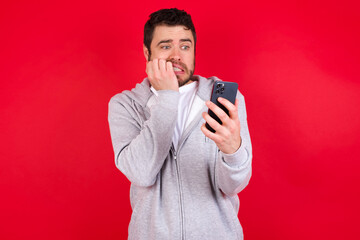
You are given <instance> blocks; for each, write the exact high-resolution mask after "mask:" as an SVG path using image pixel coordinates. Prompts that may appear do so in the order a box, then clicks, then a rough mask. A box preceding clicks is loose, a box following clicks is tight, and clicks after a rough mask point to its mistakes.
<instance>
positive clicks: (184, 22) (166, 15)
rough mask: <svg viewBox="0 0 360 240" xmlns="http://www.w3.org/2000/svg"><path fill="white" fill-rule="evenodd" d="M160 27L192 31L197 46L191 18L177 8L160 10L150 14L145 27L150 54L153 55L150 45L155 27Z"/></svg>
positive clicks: (145, 39) (145, 38)
mask: <svg viewBox="0 0 360 240" xmlns="http://www.w3.org/2000/svg"><path fill="white" fill-rule="evenodd" d="M159 25H168V26H179V25H180V26H184V27H185V29H186V30H191V32H192V34H193V37H194V41H195V43H194V46H196V32H195V27H194V24H193V22H192V20H191V16H190V15H189V14H188V13H187V12H185V11H184V10H179V9H177V8H170V9H160V10H158V11H156V12H153V13H152V14H150V16H149V19H148V21H147V22H146V23H145V26H144V45H145V47H146V48H147V49H148V50H149V54H151V51H150V45H151V42H152V39H153V34H154V30H155V27H156V26H159Z"/></svg>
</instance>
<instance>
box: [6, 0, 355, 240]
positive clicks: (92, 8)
mask: <svg viewBox="0 0 360 240" xmlns="http://www.w3.org/2000/svg"><path fill="white" fill-rule="evenodd" d="M50 2H51V3H50ZM165 2H167V1H164V3H160V2H157V3H153V2H152V1H125V2H124V1H108V0H103V1H98V2H97V3H95V2H92V1H90V2H89V1H83V0H72V1H61V3H53V1H43V2H41V1H5V2H4V1H2V2H1V5H0V56H1V57H0V73H1V75H0V79H1V80H0V81H1V85H0V101H1V111H0V133H1V138H0V139H1V140H0V146H1V148H0V156H1V161H0V193H1V198H0V201H1V202H0V203H1V204H0V215H1V217H0V239H55V240H56V239H70V240H72V239H126V234H127V226H128V222H129V219H130V214H131V208H130V204H129V182H128V181H127V179H126V178H125V177H124V176H123V175H122V174H121V173H120V172H119V171H118V170H117V169H116V167H115V164H114V159H113V152H112V147H111V141H110V134H109V129H108V123H107V104H108V101H109V99H110V97H111V96H113V95H114V94H116V93H118V92H121V91H122V90H125V89H130V88H132V87H133V86H134V85H135V84H136V83H137V82H140V81H141V80H142V79H143V78H144V77H145V76H146V74H145V60H144V57H143V54H142V28H143V25H144V23H145V21H146V20H147V16H148V15H149V14H150V13H151V12H153V11H155V10H158V9H159V8H164V7H174V6H176V7H178V8H180V9H185V10H187V11H188V12H189V13H190V14H192V16H193V20H194V22H195V26H196V28H197V33H198V45H197V56H196V70H195V73H196V74H201V75H203V76H213V75H216V76H218V77H220V78H222V79H224V80H228V81H236V82H238V83H239V87H240V90H241V92H242V93H243V94H244V95H245V97H246V103H247V110H248V122H249V128H250V133H251V137H252V143H253V151H254V159H253V177H252V180H251V182H250V185H249V186H248V187H247V188H246V189H245V190H244V191H243V192H242V193H240V198H241V208H240V213H239V217H240V220H241V222H242V224H243V227H244V233H245V237H246V239H247V240H254V239H255V240H257V239H260V240H262V239H267V240H271V239H276V240H279V239H292V240H296V239H358V237H359V234H360V230H359V227H358V223H359V218H358V216H359V213H360V211H359V210H360V207H359V196H360V190H359V189H360V188H359V183H360V181H359V180H360V176H359V173H358V172H359V170H360V163H359V162H360V161H359V160H360V159H359V157H360V140H359V135H360V110H359V105H360V82H359V78H360V74H359V56H360V50H359V42H360V34H359V32H360V31H359V29H360V28H359V21H360V17H359V6H358V5H357V1H344V0H343V1H296V2H295V3H290V2H292V1H285V0H284V1H277V2H272V1H233V2H231V1H216V2H214V3H210V2H205V1H204V2H200V1H197V2H195V1H182V2H181V3H179V4H167V3H165ZM249 2H251V3H249Z"/></svg>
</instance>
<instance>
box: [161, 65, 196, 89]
mask: <svg viewBox="0 0 360 240" xmlns="http://www.w3.org/2000/svg"><path fill="white" fill-rule="evenodd" d="M167 61H168V62H171V63H173V64H178V65H180V66H181V67H182V68H183V69H184V72H185V75H188V77H187V78H185V79H181V77H182V76H181V75H180V76H179V75H176V78H177V80H178V83H179V87H182V86H184V85H186V84H187V83H189V81H190V80H192V79H193V76H194V70H195V60H194V63H193V66H194V68H193V69H192V70H189V69H188V67H187V66H186V65H185V64H184V63H182V62H178V61H174V60H167Z"/></svg>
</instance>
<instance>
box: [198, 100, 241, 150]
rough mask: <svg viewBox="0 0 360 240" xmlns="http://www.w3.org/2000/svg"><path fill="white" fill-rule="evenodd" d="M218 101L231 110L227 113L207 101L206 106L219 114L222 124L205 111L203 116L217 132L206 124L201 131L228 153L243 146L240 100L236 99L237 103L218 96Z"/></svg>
mask: <svg viewBox="0 0 360 240" xmlns="http://www.w3.org/2000/svg"><path fill="white" fill-rule="evenodd" d="M218 101H219V102H220V103H221V104H222V105H224V107H226V108H227V109H228V110H229V115H227V114H226V113H225V112H224V111H223V110H222V109H221V108H219V107H218V106H216V105H215V104H214V103H212V102H210V101H207V102H206V106H207V107H208V108H209V109H210V110H212V111H213V112H214V113H215V114H216V116H218V117H219V118H220V120H221V122H222V124H220V123H218V122H217V121H216V120H215V119H213V118H212V117H210V115H209V114H208V113H207V112H203V114H202V116H203V118H204V119H205V121H206V122H207V123H208V124H209V125H210V127H212V128H213V129H214V130H215V133H213V132H211V131H209V130H208V129H207V128H206V127H205V124H203V125H202V126H201V131H202V132H203V133H204V134H205V136H206V137H208V138H210V139H211V140H213V141H214V142H215V143H216V145H217V146H218V148H219V149H220V151H222V152H223V153H226V154H231V153H234V152H236V151H237V150H238V149H239V148H240V146H241V137H240V120H239V117H238V105H239V100H238V99H236V101H235V105H234V104H232V103H231V102H229V101H228V100H227V99H225V98H221V97H219V98H218Z"/></svg>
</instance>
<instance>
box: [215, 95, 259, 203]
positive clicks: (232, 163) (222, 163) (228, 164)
mask: <svg viewBox="0 0 360 240" xmlns="http://www.w3.org/2000/svg"><path fill="white" fill-rule="evenodd" d="M238 97H239V106H238V115H239V120H240V125H241V129H240V136H241V145H240V148H239V149H238V150H237V151H236V152H234V153H232V154H225V153H222V152H221V151H219V154H218V159H217V167H216V169H217V172H216V176H217V182H218V186H219V188H220V189H221V190H222V192H223V193H225V194H226V195H229V196H232V195H235V194H237V193H239V192H240V191H242V190H243V189H244V188H245V187H246V186H247V184H248V183H249V180H250V178H251V172H252V167H251V165H252V146H251V140H250V134H249V129H248V125H247V114H246V108H245V101H244V98H243V96H242V95H240V94H239V96H238Z"/></svg>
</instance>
